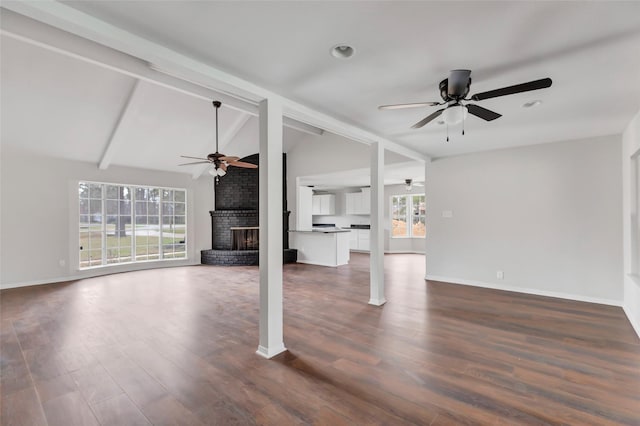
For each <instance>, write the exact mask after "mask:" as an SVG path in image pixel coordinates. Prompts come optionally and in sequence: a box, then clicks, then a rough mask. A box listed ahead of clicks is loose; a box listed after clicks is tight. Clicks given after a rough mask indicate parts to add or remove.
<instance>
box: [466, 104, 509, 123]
mask: <svg viewBox="0 0 640 426" xmlns="http://www.w3.org/2000/svg"><path fill="white" fill-rule="evenodd" d="M465 106H466V107H467V111H469V114H473V115H475V116H476V117H480V118H482V119H483V120H486V121H493V120H495V119H496V118H500V117H502V114H498V113H497V112H493V111H491V110H490V109H486V108H483V107H481V106H478V105H473V104H470V105H465Z"/></svg>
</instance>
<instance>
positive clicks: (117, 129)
mask: <svg viewBox="0 0 640 426" xmlns="http://www.w3.org/2000/svg"><path fill="white" fill-rule="evenodd" d="M139 88H140V80H136V81H135V83H133V87H132V88H131V91H130V92H129V97H128V98H127V101H126V102H125V103H124V106H123V107H122V111H120V116H119V117H118V121H116V124H115V125H114V126H113V130H112V131H111V137H110V138H109V142H107V147H106V148H105V150H104V152H103V153H102V158H101V159H100V163H98V168H99V169H100V170H106V169H107V168H108V167H109V166H110V165H111V161H112V160H113V157H114V156H115V155H116V153H117V152H118V150H119V149H120V147H121V146H122V145H123V144H124V137H123V136H122V135H123V133H124V131H123V129H126V127H127V122H131V120H132V119H133V117H135V115H136V113H137V111H138V106H139V105H140V102H137V98H139V97H140V89H139Z"/></svg>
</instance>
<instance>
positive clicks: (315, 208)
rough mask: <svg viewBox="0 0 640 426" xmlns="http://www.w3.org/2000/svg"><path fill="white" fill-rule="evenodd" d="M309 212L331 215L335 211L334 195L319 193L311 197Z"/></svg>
mask: <svg viewBox="0 0 640 426" xmlns="http://www.w3.org/2000/svg"><path fill="white" fill-rule="evenodd" d="M311 199H312V205H311V213H312V214H313V215H332V214H335V213H336V196H335V195H334V194H319V195H314V196H313V197H312V198H311Z"/></svg>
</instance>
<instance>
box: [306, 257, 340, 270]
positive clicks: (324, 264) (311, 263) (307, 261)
mask: <svg viewBox="0 0 640 426" xmlns="http://www.w3.org/2000/svg"><path fill="white" fill-rule="evenodd" d="M296 262H297V263H306V264H307V265H316V266H328V267H329V268H337V267H338V266H342V265H329V264H328V263H322V262H311V261H309V260H300V259H298V260H297V261H296ZM345 265H346V263H345Z"/></svg>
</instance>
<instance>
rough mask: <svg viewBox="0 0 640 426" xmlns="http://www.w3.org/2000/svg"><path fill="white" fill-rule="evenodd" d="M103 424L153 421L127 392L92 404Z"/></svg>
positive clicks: (131, 424)
mask: <svg viewBox="0 0 640 426" xmlns="http://www.w3.org/2000/svg"><path fill="white" fill-rule="evenodd" d="M91 408H92V409H93V412H94V413H95V415H96V417H97V419H98V421H99V422H100V424H101V425H102V426H120V425H127V426H145V425H150V424H151V423H150V422H149V420H147V418H146V417H145V416H144V415H143V414H142V412H141V411H140V410H139V409H138V407H136V406H135V404H134V403H133V402H131V399H129V397H128V396H127V395H125V394H120V395H118V396H114V397H113V398H110V399H105V400H102V401H100V402H97V403H95V404H92V405H91Z"/></svg>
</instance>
